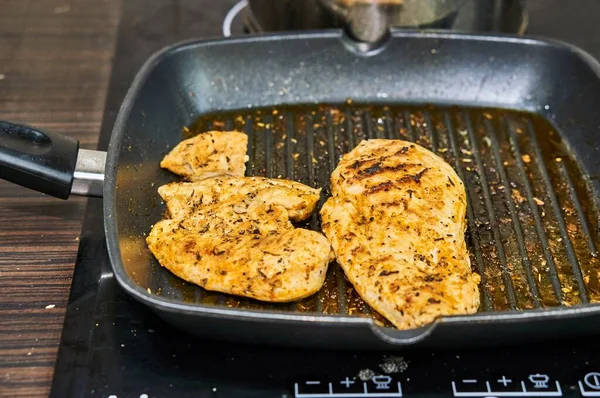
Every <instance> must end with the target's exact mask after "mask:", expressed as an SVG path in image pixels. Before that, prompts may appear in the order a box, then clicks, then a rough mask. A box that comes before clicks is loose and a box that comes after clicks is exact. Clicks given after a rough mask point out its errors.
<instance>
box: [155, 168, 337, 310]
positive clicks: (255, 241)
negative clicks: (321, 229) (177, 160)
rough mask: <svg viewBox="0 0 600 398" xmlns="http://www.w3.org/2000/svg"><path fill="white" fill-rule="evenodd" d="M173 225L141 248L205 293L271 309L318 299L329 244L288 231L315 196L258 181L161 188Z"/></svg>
mask: <svg viewBox="0 0 600 398" xmlns="http://www.w3.org/2000/svg"><path fill="white" fill-rule="evenodd" d="M159 194H160V195H161V197H162V198H163V199H164V200H165V202H166V205H167V208H168V210H169V213H170V215H171V217H172V218H171V219H167V220H163V221H160V222H158V223H157V224H156V225H154V227H153V228H152V231H151V232H150V234H149V236H148V237H147V239H146V241H147V243H148V247H149V248H150V250H151V251H152V253H153V254H154V255H155V256H156V258H157V259H158V261H159V262H160V264H161V265H162V266H164V267H165V268H167V269H169V270H170V271H171V272H173V273H174V274H175V275H177V276H179V277H180V278H182V279H185V280H187V281H189V282H192V283H195V284H198V285H200V286H202V287H204V288H205V289H208V290H213V291H219V292H223V293H229V294H235V295H238V296H245V297H250V298H254V299H257V300H263V301H271V302H287V301H294V300H299V299H302V298H304V297H307V296H310V295H312V294H314V293H316V292H317V291H318V290H319V289H320V288H321V286H322V285H323V283H324V282H325V276H326V272H327V266H328V263H329V261H330V259H331V258H332V253H331V247H330V245H329V242H328V241H327V239H326V238H325V237H324V236H323V235H321V234H320V233H318V232H314V231H309V230H305V229H300V228H294V226H293V225H292V223H291V222H290V219H292V220H294V221H301V220H304V219H306V218H307V217H308V216H309V215H310V214H311V213H312V212H313V211H314V209H315V206H316V204H317V201H318V200H319V196H320V189H313V188H310V187H308V186H306V185H303V184H300V183H297V182H293V181H286V180H273V179H268V178H261V177H218V178H210V179H205V180H202V181H198V182H190V183H179V184H168V185H165V186H162V187H160V188H159Z"/></svg>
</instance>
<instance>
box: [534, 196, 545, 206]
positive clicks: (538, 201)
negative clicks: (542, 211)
mask: <svg viewBox="0 0 600 398" xmlns="http://www.w3.org/2000/svg"><path fill="white" fill-rule="evenodd" d="M533 201H534V202H535V204H536V205H538V206H543V205H545V203H544V201H543V200H541V199H538V198H535V197H534V198H533Z"/></svg>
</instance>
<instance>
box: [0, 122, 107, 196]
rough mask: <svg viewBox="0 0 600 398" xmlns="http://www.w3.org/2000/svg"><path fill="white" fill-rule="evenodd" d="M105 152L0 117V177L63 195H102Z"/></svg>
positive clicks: (46, 192)
mask: <svg viewBox="0 0 600 398" xmlns="http://www.w3.org/2000/svg"><path fill="white" fill-rule="evenodd" d="M105 161H106V153H105V152H98V151H89V150H86V149H79V142H78V141H76V140H74V139H72V138H70V137H67V136H64V135H60V134H56V133H49V132H44V131H40V130H38V129H35V128H33V127H29V126H25V125H19V124H14V123H10V122H5V121H0V178H2V179H4V180H7V181H10V182H13V183H15V184H19V185H21V186H24V187H27V188H31V189H33V190H36V191H39V192H43V193H45V194H48V195H51V196H55V197H57V198H60V199H67V198H68V197H69V195H70V194H71V193H73V194H79V195H87V196H102V185H103V182H104V164H105Z"/></svg>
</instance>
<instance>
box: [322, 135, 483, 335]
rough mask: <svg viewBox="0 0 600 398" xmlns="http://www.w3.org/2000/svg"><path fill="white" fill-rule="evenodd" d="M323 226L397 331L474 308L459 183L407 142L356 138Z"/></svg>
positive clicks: (367, 296) (338, 173)
mask: <svg viewBox="0 0 600 398" xmlns="http://www.w3.org/2000/svg"><path fill="white" fill-rule="evenodd" d="M331 189H332V197H331V198H329V199H328V200H327V202H326V203H325V205H324V206H323V208H322V210H321V217H322V221H323V231H324V233H325V235H326V236H327V237H328V238H329V239H330V241H331V244H332V246H333V250H334V252H335V255H336V258H337V261H338V263H339V264H340V266H341V267H342V268H343V270H344V272H345V274H346V276H347V277H348V279H349V280H350V282H352V284H353V285H354V287H355V288H356V290H357V291H358V293H359V294H360V296H361V297H362V298H363V299H364V300H365V301H366V302H367V303H368V304H369V305H370V306H371V307H372V308H374V309H375V310H376V311H378V312H379V313H380V314H382V315H383V316H385V317H386V318H387V319H388V320H389V321H390V322H392V323H393V324H394V325H395V326H396V327H397V328H399V329H411V328H415V327H419V326H422V325H424V324H427V323H430V322H432V321H433V320H435V319H436V318H437V317H439V316H441V315H456V314H470V313H474V312H476V311H477V309H478V307H479V289H478V284H479V281H480V277H479V275H477V274H474V273H473V272H472V271H471V265H470V260H469V255H468V252H467V247H466V244H465V239H464V233H465V229H466V221H465V211H466V194H465V188H464V185H463V183H462V181H461V180H460V178H459V177H458V176H457V174H456V172H455V171H454V170H453V169H452V167H451V166H450V165H448V164H447V163H446V162H445V161H444V160H442V159H441V158H439V157H438V156H436V155H435V154H433V153H431V152H430V151H428V150H426V149H425V148H423V147H421V146H419V145H416V144H414V143H411V142H405V141H399V140H383V139H376V140H369V141H362V142H361V143H360V144H359V145H358V146H357V147H356V148H354V150H352V151H351V152H350V153H348V154H346V155H344V156H343V157H342V160H341V161H340V163H339V165H338V167H337V168H336V169H335V171H334V172H333V174H332V176H331Z"/></svg>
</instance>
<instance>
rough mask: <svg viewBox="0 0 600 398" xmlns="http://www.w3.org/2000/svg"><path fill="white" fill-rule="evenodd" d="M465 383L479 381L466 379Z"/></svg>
mask: <svg viewBox="0 0 600 398" xmlns="http://www.w3.org/2000/svg"><path fill="white" fill-rule="evenodd" d="M462 382H463V383H477V380H475V379H466V380H463V381H462Z"/></svg>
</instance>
